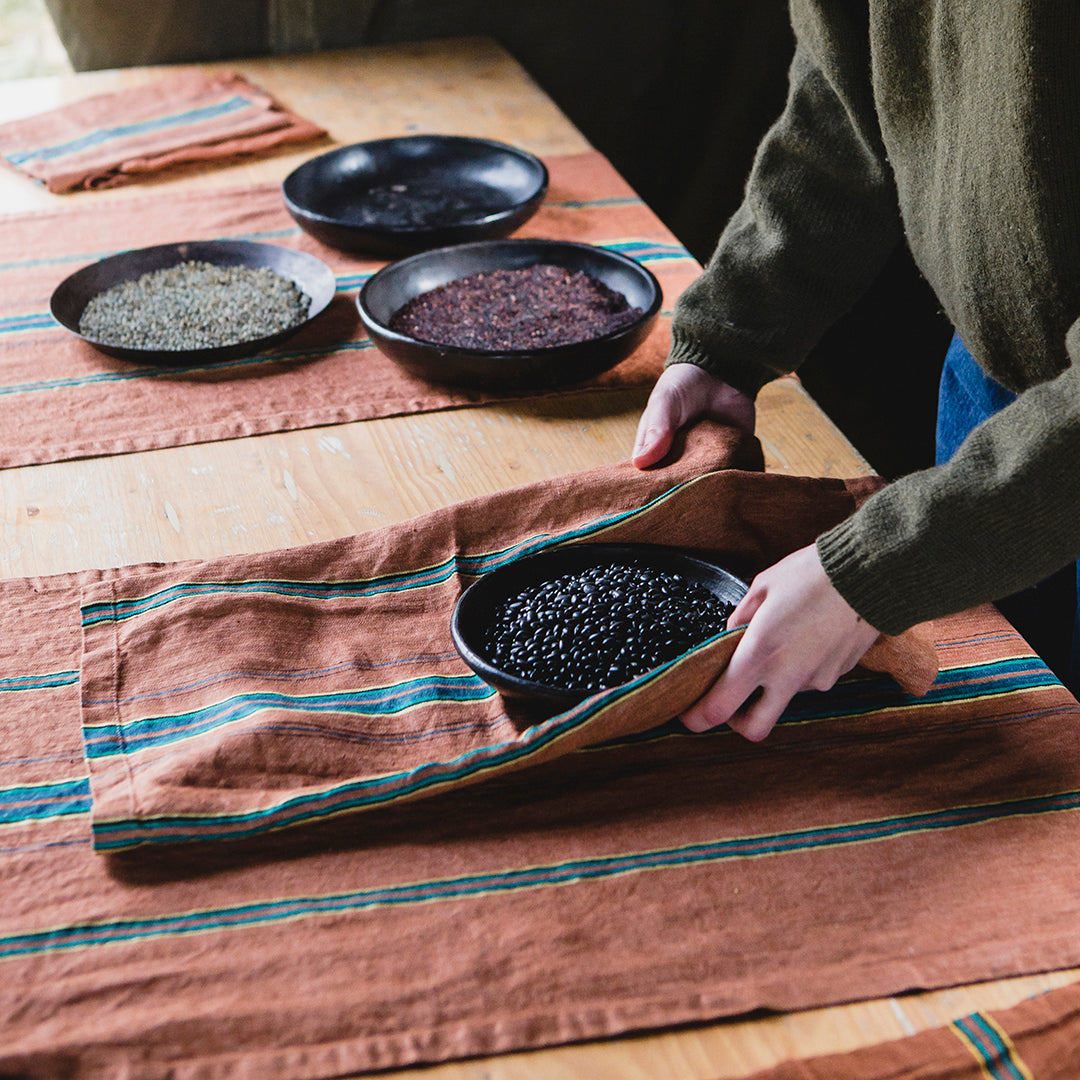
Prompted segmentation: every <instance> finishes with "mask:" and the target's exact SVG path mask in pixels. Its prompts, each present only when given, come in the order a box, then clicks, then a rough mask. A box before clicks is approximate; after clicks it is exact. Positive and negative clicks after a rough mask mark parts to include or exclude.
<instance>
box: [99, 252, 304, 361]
mask: <svg viewBox="0 0 1080 1080" xmlns="http://www.w3.org/2000/svg"><path fill="white" fill-rule="evenodd" d="M310 306H311V298H310V297H309V296H307V295H306V294H305V293H303V292H302V291H301V290H300V289H298V288H297V287H296V284H295V283H294V282H292V281H290V280H289V279H288V278H284V277H282V276H281V275H280V274H277V273H275V272H274V271H273V270H270V269H268V268H267V267H264V266H261V267H257V268H255V267H248V266H215V265H214V264H212V263H207V262H183V263H178V264H177V265H176V266H170V267H167V268H165V269H163V270H151V271H150V272H148V273H146V274H143V275H142V276H141V277H139V278H135V279H134V280H132V281H124V282H121V283H120V284H118V285H114V286H112V288H109V289H106V290H104V291H103V292H101V293H98V295H97V296H95V297H93V299H91V300H90V302H89V303H88V304H87V305H86V308H85V310H84V311H83V313H82V317H81V318H80V319H79V333H81V334H83V335H84V336H85V337H88V338H91V339H92V340H94V341H99V342H101V343H102V344H103V345H114V346H123V347H125V348H133V349H154V350H159V351H179V350H183V349H211V348H216V347H219V346H223V345H238V344H240V343H242V342H245V341H257V340H258V339H260V338H265V337H270V336H272V335H273V334H278V333H281V332H283V331H285V330H291V329H292V328H293V327H294V326H299V325H300V323H302V322H303V321H304V320H305V319H306V318H307V315H308V309H309V308H310Z"/></svg>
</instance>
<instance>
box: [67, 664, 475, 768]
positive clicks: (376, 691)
mask: <svg viewBox="0 0 1080 1080" xmlns="http://www.w3.org/2000/svg"><path fill="white" fill-rule="evenodd" d="M494 695H495V690H494V689H493V688H492V687H491V686H489V685H488V684H487V683H485V682H484V681H483V680H482V679H479V678H477V677H476V676H475V675H472V674H470V675H433V676H427V677H424V678H421V679H410V680H408V681H407V682H401V683H396V684H394V685H392V686H386V687H377V688H373V689H367V690H350V691H344V692H340V693H333V694H281V693H268V692H260V693H251V694H235V695H233V696H232V697H229V698H226V699H225V700H224V701H221V702H215V703H214V704H213V705H210V706H207V707H206V708H203V709H193V710H191V711H189V712H183V713H175V714H172V715H166V716H151V717H145V718H142V719H139V720H133V721H130V722H128V723H125V724H120V725H116V724H108V725H104V724H102V725H90V724H88V725H85V726H84V728H83V740H84V743H85V747H86V756H87V757H88V758H90V759H100V758H106V757H113V756H116V755H122V754H134V753H138V752H139V751H140V750H147V749H150V748H153V747H158V746H168V745H170V744H172V743H175V742H182V741H184V740H186V739H191V738H194V737H196V736H198V735H205V734H206V733H207V732H210V731H216V730H218V729H219V728H222V727H224V726H226V725H228V724H235V723H238V722H240V721H243V720H247V719H249V718H250V717H252V716H255V715H257V714H258V713H260V712H264V711H265V710H267V709H276V710H280V711H281V712H284V713H291V712H298V713H305V714H328V713H330V714H337V715H342V716H392V715H395V714H397V713H401V712H404V711H405V710H406V709H411V708H415V707H416V706H417V705H437V704H447V705H451V704H459V703H461V702H473V701H485V700H487V699H488V698H490V697H493V696H494Z"/></svg>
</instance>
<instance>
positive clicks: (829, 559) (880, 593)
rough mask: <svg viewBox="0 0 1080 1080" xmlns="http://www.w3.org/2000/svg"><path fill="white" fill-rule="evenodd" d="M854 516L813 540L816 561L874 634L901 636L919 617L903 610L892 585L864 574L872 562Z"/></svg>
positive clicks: (873, 574)
mask: <svg viewBox="0 0 1080 1080" xmlns="http://www.w3.org/2000/svg"><path fill="white" fill-rule="evenodd" d="M857 516H858V515H852V517H849V518H847V519H846V520H844V521H842V522H840V524H839V525H836V526H834V527H833V528H831V529H830V530H829V531H828V532H825V533H822V534H821V536H819V537H818V539H817V551H818V557H819V558H820V559H821V565H822V566H823V567H824V569H825V573H826V574H827V575H828V577H829V580H830V581H831V582H832V584H833V587H834V588H835V589H836V591H837V592H838V593H839V594H840V595H841V596H842V597H843V598H844V599H845V600H846V601H847V602H848V603H849V604H850V605H851V606H852V607H853V608H854V609H855V610H856V611H857V612H858V614H859V615H861V616H862V617H863V618H864V619H865V620H866V621H867V622H868V623H869V624H870V625H871V626H872V627H874V629H875V630H878V631H880V632H881V633H883V634H889V635H895V634H902V633H903V632H904V631H905V630H907V629H908V628H909V627H911V626H914V625H915V624H916V623H917V622H921V621H922V620H921V618H920V616H919V615H918V614H917V613H915V612H913V611H910V610H905V602H904V601H905V599H906V598H905V597H903V596H901V595H898V590H897V588H896V587H895V583H893V582H890V581H889V580H887V579H886V578H885V577H884V576H883V575H881V574H880V573H875V572H873V571H869V572H868V565H869V564H870V563H871V562H872V560H871V558H870V557H869V556H868V554H867V552H866V551H865V550H864V548H863V542H864V540H865V537H864V534H863V530H861V529H860V528H859V526H858V524H857V522H856V518H857Z"/></svg>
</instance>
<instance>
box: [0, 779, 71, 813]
mask: <svg viewBox="0 0 1080 1080" xmlns="http://www.w3.org/2000/svg"><path fill="white" fill-rule="evenodd" d="M89 812H90V781H89V780H88V779H87V778H86V777H85V776H83V777H79V778H78V779H75V780H59V781H56V782H54V783H51V784H28V785H22V786H20V787H10V788H0V825H16V824H20V823H22V822H26V821H42V820H45V819H48V818H58V817H67V816H69V815H71V814H88V813H89Z"/></svg>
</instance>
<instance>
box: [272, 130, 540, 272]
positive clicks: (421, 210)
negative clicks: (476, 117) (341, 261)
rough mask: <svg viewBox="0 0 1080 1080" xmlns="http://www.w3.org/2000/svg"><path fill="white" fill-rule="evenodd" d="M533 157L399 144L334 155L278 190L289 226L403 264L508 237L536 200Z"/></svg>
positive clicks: (436, 141)
mask: <svg viewBox="0 0 1080 1080" xmlns="http://www.w3.org/2000/svg"><path fill="white" fill-rule="evenodd" d="M547 186H548V171H547V168H546V166H545V165H544V164H543V162H542V161H540V159H539V158H538V157H536V156H535V155H533V154H530V153H528V151H526V150H521V149H519V148H518V147H515V146H509V145H507V144H506V143H501V142H496V141H494V140H492V139H478V138H473V137H470V136H466V135H402V136H398V137H395V138H389V139H372V140H371V141H369V142H363V143H354V144H353V145H351V146H342V147H338V148H337V149H335V150H330V151H327V153H325V154H320V155H319V156H318V157H314V158H311V159H309V160H308V161H305V162H304V163H303V164H302V165H300V166H299V167H297V168H296V169H294V170H293V171H292V172H291V173H290V174H289V176H288V177H286V179H285V182H284V184H283V185H282V196H283V198H284V201H285V207H286V209H287V210H288V211H289V213H290V214H291V215H292V217H293V219H294V220H295V221H296V222H297V224H298V225H299V226H300V227H301V228H302V229H304V230H305V231H307V232H308V233H310V234H311V235H312V236H314V237H315V238H316V239H317V240H319V241H321V242H322V243H324V244H327V245H328V246H330V247H334V248H338V249H339V250H343V251H363V252H369V253H371V254H376V255H389V256H401V255H409V254H413V253H414V252H417V251H424V250H426V249H428V248H435V247H445V246H446V245H447V244H459V243H464V242H466V241H470V240H480V239H487V238H491V237H499V236H508V235H509V234H510V233H512V232H513V231H514V230H515V229H516V228H518V227H519V226H520V225H522V224H524V222H526V221H527V220H528V219H529V218H530V217H532V215H533V214H535V213H536V211H537V210H538V209H539V207H540V204H541V203H542V202H543V200H544V194H545V193H546V191H547Z"/></svg>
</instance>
